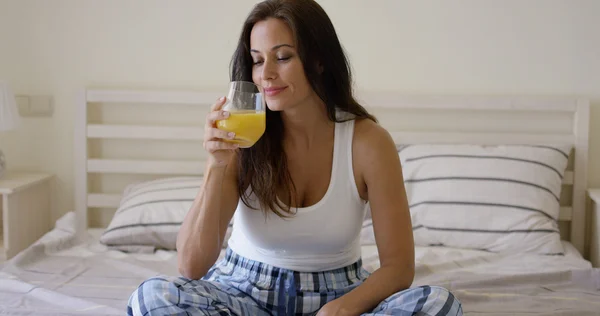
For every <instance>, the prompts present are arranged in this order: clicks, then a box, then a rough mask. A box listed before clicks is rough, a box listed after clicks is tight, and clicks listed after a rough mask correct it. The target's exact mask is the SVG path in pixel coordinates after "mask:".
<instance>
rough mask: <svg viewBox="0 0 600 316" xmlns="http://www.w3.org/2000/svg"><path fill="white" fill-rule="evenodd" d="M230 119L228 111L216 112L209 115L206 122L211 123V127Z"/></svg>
mask: <svg viewBox="0 0 600 316" xmlns="http://www.w3.org/2000/svg"><path fill="white" fill-rule="evenodd" d="M228 117H229V112H228V111H221V110H216V111H213V112H210V113H208V115H207V116H206V120H207V121H208V123H210V125H212V124H214V123H215V122H216V121H218V120H225V119H227V118H228Z"/></svg>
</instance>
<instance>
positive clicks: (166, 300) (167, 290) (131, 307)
mask: <svg viewBox="0 0 600 316" xmlns="http://www.w3.org/2000/svg"><path fill="white" fill-rule="evenodd" d="M177 294H178V293H177V289H176V286H175V283H173V281H172V280H170V279H169V278H168V277H162V276H157V277H153V278H150V279H147V280H145V281H144V282H142V283H141V284H140V285H139V286H138V288H137V289H136V290H135V291H133V293H132V294H131V296H130V297H129V301H128V306H127V311H128V314H129V315H139V314H141V315H144V314H146V313H147V311H149V310H152V309H155V308H160V307H161V306H167V305H171V304H173V303H177V297H178V296H177Z"/></svg>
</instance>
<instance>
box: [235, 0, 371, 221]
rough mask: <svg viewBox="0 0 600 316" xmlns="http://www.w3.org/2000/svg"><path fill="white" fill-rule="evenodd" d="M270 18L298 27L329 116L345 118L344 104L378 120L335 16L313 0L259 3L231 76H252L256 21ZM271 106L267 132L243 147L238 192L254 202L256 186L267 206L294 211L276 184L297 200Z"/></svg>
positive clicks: (303, 54) (309, 72) (307, 66)
mask: <svg viewBox="0 0 600 316" xmlns="http://www.w3.org/2000/svg"><path fill="white" fill-rule="evenodd" d="M268 18H277V19H280V20H282V21H284V22H285V23H286V24H287V25H288V26H289V27H290V29H291V30H292V33H293V35H294V38H295V39H296V44H297V47H298V55H299V57H300V60H301V61H302V63H303V65H304V72H305V74H306V77H307V79H308V81H309V83H310V85H311V87H312V89H313V90H314V91H315V92H316V93H317V95H318V96H319V97H320V98H321V99H322V100H323V102H324V103H325V106H326V107H327V116H328V118H329V120H331V121H333V122H340V119H339V118H338V117H336V111H337V110H341V111H343V112H347V113H350V114H353V115H354V116H355V118H368V119H371V120H373V121H375V122H377V120H376V119H375V117H374V116H372V115H371V114H369V113H368V112H367V110H366V109H365V108H364V107H363V106H361V105H360V104H359V103H358V102H357V101H356V100H355V98H354V96H353V92H352V72H351V67H350V64H349V62H348V58H347V57H346V54H345V52H344V49H343V48H342V45H341V44H340V42H339V39H338V37H337V34H336V31H335V29H334V27H333V24H332V23H331V20H330V19H329V17H328V16H327V14H326V13H325V11H324V10H323V8H322V7H321V6H320V5H319V4H318V3H317V2H315V1H313V0H266V1H263V2H260V3H258V4H257V5H256V6H254V8H253V10H252V11H251V12H250V14H249V15H248V17H247V19H246V21H245V22H244V25H243V27H242V32H241V35H240V38H239V41H238V44H237V48H236V50H235V53H234V54H233V57H232V60H231V65H230V66H231V80H243V81H252V56H251V54H250V33H251V32H252V28H253V26H254V24H256V23H257V22H259V21H263V20H266V19H268ZM319 65H320V67H321V68H319ZM266 111H267V112H266V118H267V127H266V131H265V134H264V135H263V136H262V137H261V139H260V140H259V141H258V142H257V143H256V144H255V145H254V146H252V147H251V148H248V149H241V150H240V152H239V160H238V167H239V177H238V192H239V194H240V197H241V199H242V201H243V203H244V204H246V205H247V206H248V207H252V206H251V203H250V202H249V199H248V198H249V196H248V195H247V193H248V192H247V189H248V188H250V189H251V191H252V192H253V193H254V194H255V196H256V197H257V198H258V201H259V203H260V207H261V208H262V210H263V211H264V212H268V211H272V212H274V213H275V214H277V215H278V216H281V217H286V216H288V215H290V214H291V211H290V206H289V205H285V204H284V203H283V202H282V201H281V200H280V199H278V196H277V190H276V188H282V189H283V191H284V192H286V194H287V200H288V201H290V204H291V205H295V201H296V189H295V186H294V183H293V181H292V178H291V176H290V173H289V170H288V164H287V157H286V154H285V151H284V149H283V133H284V130H283V122H282V120H281V116H280V113H279V112H274V111H271V110H269V109H268V107H267V109H266ZM280 210H281V211H283V212H281V211H280Z"/></svg>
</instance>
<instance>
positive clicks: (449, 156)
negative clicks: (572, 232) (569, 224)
mask: <svg viewBox="0 0 600 316" xmlns="http://www.w3.org/2000/svg"><path fill="white" fill-rule="evenodd" d="M570 151H571V147H570V146H533V145H532V146H519V145H515V146H479V145H468V144H464V145H454V144H453V145H443V144H441V145H435V144H428V145H408V146H405V147H401V148H399V155H400V160H401V163H402V168H403V174H404V181H405V186H406V192H407V195H408V200H409V204H410V212H411V218H412V224H413V234H414V238H415V244H416V245H419V246H429V245H440V246H449V247H457V248H468V249H480V250H487V251H491V252H510V253H520V252H528V253H537V254H552V255H555V254H564V249H563V247H562V244H561V241H560V234H559V230H558V215H559V211H560V204H559V199H560V194H561V186H562V179H563V175H564V172H565V168H566V166H567V162H568V154H569V153H570Z"/></svg>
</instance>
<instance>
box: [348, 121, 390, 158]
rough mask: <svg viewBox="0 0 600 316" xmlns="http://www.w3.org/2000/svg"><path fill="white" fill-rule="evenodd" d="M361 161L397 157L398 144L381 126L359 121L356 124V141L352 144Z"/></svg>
mask: <svg viewBox="0 0 600 316" xmlns="http://www.w3.org/2000/svg"><path fill="white" fill-rule="evenodd" d="M352 145H353V147H354V152H355V153H360V154H359V155H356V157H355V159H358V160H359V161H368V160H370V159H378V158H382V155H383V156H384V157H385V156H390V155H393V156H397V152H396V144H395V143H394V139H393V138H392V136H391V135H390V133H389V132H388V131H387V130H386V129H385V128H383V127H382V126H381V125H379V124H377V123H375V122H373V121H371V120H369V119H359V120H356V122H355V123H354V139H353V142H352Z"/></svg>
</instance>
